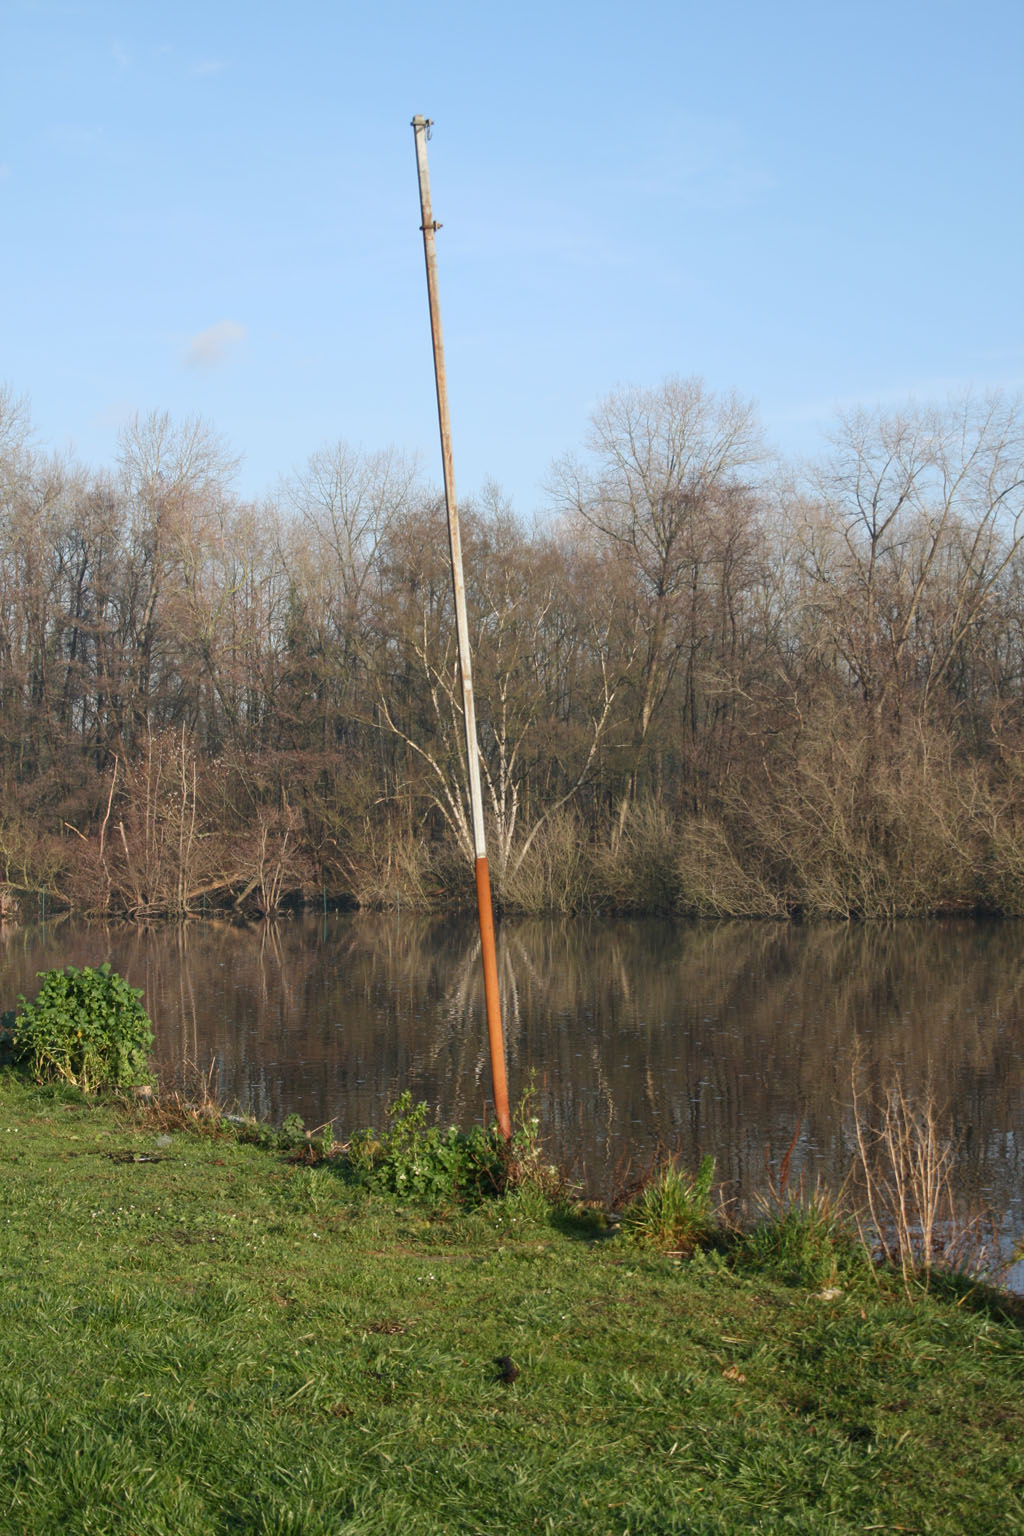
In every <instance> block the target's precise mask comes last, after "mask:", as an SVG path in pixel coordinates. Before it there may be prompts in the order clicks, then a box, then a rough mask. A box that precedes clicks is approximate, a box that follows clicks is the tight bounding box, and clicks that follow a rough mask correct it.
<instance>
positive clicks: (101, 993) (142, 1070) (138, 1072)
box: [10, 964, 153, 1093]
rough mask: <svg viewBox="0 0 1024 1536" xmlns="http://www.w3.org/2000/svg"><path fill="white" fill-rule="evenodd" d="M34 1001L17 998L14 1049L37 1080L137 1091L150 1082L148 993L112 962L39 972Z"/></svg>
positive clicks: (70, 966)
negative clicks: (144, 996)
mask: <svg viewBox="0 0 1024 1536" xmlns="http://www.w3.org/2000/svg"><path fill="white" fill-rule="evenodd" d="M39 979H40V982H41V986H40V988H39V991H38V993H37V995H36V997H35V998H34V999H33V1001H32V1002H30V1003H29V1002H26V1000H25V998H24V997H19V998H18V1010H17V1012H16V1014H15V1015H14V1018H13V1022H12V1024H11V1028H10V1044H11V1050H12V1053H13V1055H14V1058H15V1060H16V1061H19V1062H22V1063H24V1064H26V1065H27V1066H28V1067H29V1069H30V1070H31V1072H32V1075H33V1076H34V1077H35V1079H36V1081H37V1082H65V1083H74V1084H76V1085H77V1086H78V1087H79V1088H81V1089H83V1090H84V1091H85V1092H87V1093H88V1092H91V1091H92V1090H94V1089H96V1088H135V1087H140V1086H142V1085H143V1084H146V1083H149V1082H151V1080H152V1079H151V1076H150V1072H149V1053H150V1050H151V1049H152V1045H153V1025H152V1021H151V1020H150V1017H149V1015H148V1014H147V1013H146V1010H145V1009H144V1008H143V1006H142V992H141V991H139V990H138V989H137V988H135V987H132V986H130V985H129V983H128V982H127V981H126V980H125V979H124V977H123V976H119V975H118V973H117V972H116V971H114V970H111V968H110V966H109V965H108V964H103V965H100V966H97V967H95V968H93V967H92V966H83V967H82V968H81V969H80V970H79V969H78V968H77V967H76V966H73V965H69V966H66V967H65V968H64V970H53V971H40V972H39Z"/></svg>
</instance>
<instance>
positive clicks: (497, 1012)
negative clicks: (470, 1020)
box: [476, 858, 512, 1141]
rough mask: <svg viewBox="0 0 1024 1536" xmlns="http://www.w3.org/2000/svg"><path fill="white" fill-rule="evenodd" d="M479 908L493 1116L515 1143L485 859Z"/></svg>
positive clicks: (480, 867)
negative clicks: (509, 1102) (509, 1103)
mask: <svg viewBox="0 0 1024 1536" xmlns="http://www.w3.org/2000/svg"><path fill="white" fill-rule="evenodd" d="M476 904H477V908H478V910H479V913H480V944H481V948H482V950H483V961H484V999H485V1001H486V1004H487V1038H488V1040H489V1041H490V1046H491V1081H492V1083H493V1085H494V1113H495V1116H496V1117H497V1121H498V1130H499V1131H500V1132H501V1134H502V1136H504V1138H505V1140H506V1141H511V1140H512V1116H511V1115H510V1113H509V1107H508V1078H507V1076H506V1073H505V1036H504V1033H503V1032H502V1028H501V1002H500V1000H499V997H498V956H497V950H496V948H495V943H494V904H493V902H492V901H491V876H490V871H489V870H488V868H487V860H486V858H482V859H477V861H476Z"/></svg>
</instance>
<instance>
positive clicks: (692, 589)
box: [555, 378, 765, 826]
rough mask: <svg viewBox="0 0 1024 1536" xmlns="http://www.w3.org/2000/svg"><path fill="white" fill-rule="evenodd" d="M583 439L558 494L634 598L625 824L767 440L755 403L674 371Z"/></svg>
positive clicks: (594, 420) (610, 403)
mask: <svg viewBox="0 0 1024 1536" xmlns="http://www.w3.org/2000/svg"><path fill="white" fill-rule="evenodd" d="M587 447H588V449H589V458H588V459H587V461H585V462H584V463H580V462H579V461H577V460H575V459H572V458H568V459H565V460H563V461H562V462H561V463H560V464H559V465H558V466H556V471H555V492H556V496H557V499H558V502H559V504H560V505H561V506H562V507H563V508H564V509H565V510H567V511H568V512H570V513H572V514H574V515H575V516H576V517H578V518H579V519H580V520H581V522H582V523H583V524H584V525H585V526H587V527H589V528H590V529H591V530H592V531H593V533H594V535H595V536H596V538H597V540H598V542H599V544H600V545H603V546H604V547H606V548H609V549H611V550H613V551H614V552H615V553H616V555H617V557H618V558H619V559H620V560H621V561H623V562H624V564H625V566H626V567H627V568H628V570H629V571H630V573H631V575H632V578H633V580H634V582H635V590H636V594H637V599H638V607H637V612H636V621H635V625H636V635H637V640H638V646H637V660H636V663H635V679H634V699H635V704H634V710H633V722H632V753H631V764H630V771H629V776H628V781H627V784H626V787H625V791H624V793H623V795H622V798H621V801H620V808H619V824H620V826H621V824H622V822H623V821H624V819H625V815H626V812H627V810H628V806H629V802H630V800H631V798H632V796H633V795H634V794H635V791H636V783H637V771H638V769H639V766H640V762H641V760H642V757H643V755H644V749H645V746H646V743H647V740H648V735H649V732H650V729H651V724H652V721H653V719H654V716H655V713H656V711H657V710H658V708H659V705H660V704H661V702H662V700H663V699H664V698H665V695H666V692H667V690H668V687H669V684H670V683H671V681H672V678H673V675H674V673H675V671H676V668H677V666H678V665H679V663H680V661H681V660H683V659H684V658H685V657H686V655H687V653H688V652H689V654H690V657H691V659H693V658H694V657H695V655H696V652H697V650H698V649H699V647H700V644H701V642H702V640H703V638H704V636H705V635H706V633H707V632H708V629H709V627H710V626H712V625H713V623H714V621H713V619H712V618H711V616H710V613H709V607H710V605H711V603H712V592H713V590H714V589H716V588H718V587H719V586H720V583H721V573H722V569H723V564H722V562H723V555H724V556H725V559H726V562H728V560H730V559H731V558H732V554H725V551H726V550H731V551H732V552H735V543H734V539H735V534H736V533H737V532H738V527H739V524H738V521H737V516H736V514H737V512H738V510H739V509H740V507H741V504H742V503H743V496H744V493H745V491H746V489H747V487H748V486H749V483H750V480H751V477H752V475H753V473H754V470H755V467H756V466H757V465H758V464H759V463H760V462H761V461H762V460H763V458H764V457H765V451H764V446H763V439H762V433H761V428H760V426H759V424H758V421H757V417H756V413H755V411H754V408H753V406H752V405H751V404H750V403H748V402H745V401H741V400H739V399H738V398H737V397H736V396H734V395H728V396H718V395H716V394H714V393H713V392H712V391H710V390H708V389H706V388H705V386H704V384H703V382H702V381H701V380H700V379H677V378H674V379H668V380H667V381H666V382H665V383H664V384H662V385H661V386H660V387H659V388H657V389H624V390H619V391H617V392H616V393H614V394H611V395H609V396H608V397H607V399H605V400H604V401H603V402H602V403H601V405H599V406H598V408H597V409H596V410H595V412H594V414H593V416H592V417H591V425H590V432H589V435H588V439H587ZM730 523H731V524H732V527H731V528H730V529H729V531H728V532H727V533H726V526H727V524H730ZM723 533H725V534H726V537H725V539H724V542H723V539H722V535H723ZM716 567H717V568H716ZM693 683H694V680H693V677H692V675H691V679H690V685H691V687H692V686H693Z"/></svg>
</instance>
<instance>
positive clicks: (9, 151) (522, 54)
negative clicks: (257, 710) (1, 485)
mask: <svg viewBox="0 0 1024 1536" xmlns="http://www.w3.org/2000/svg"><path fill="white" fill-rule="evenodd" d="M0 60H2V62H0V103H2V104H0V217H2V229H3V240H2V245H0V380H6V382H7V383H8V384H9V385H10V386H11V387H12V388H13V389H14V390H15V392H16V393H18V394H25V395H27V396H28V398H29V401H30V404H31V408H32V414H33V419H34V421H35V424H36V428H37V433H38V438H39V440H40V441H41V442H42V443H44V444H45V445H47V446H50V447H53V448H58V449H69V450H71V451H73V452H74V453H75V454H76V455H77V456H78V457H79V458H80V459H82V460H84V461H85V462H87V463H89V464H91V465H93V466H97V467H99V466H102V465H108V466H109V465H111V464H112V463H113V461H114V458H115V454H116V440H117V432H118V428H119V426H120V425H121V424H122V423H123V422H124V421H125V419H126V418H128V417H130V416H131V415H132V414H133V413H134V412H135V411H142V412H146V411H149V410H152V409H158V410H169V411H170V412H171V413H172V414H173V415H175V416H179V417H180V416H185V415H191V414H200V415H202V416H203V417H205V418H206V419H207V420H208V421H210V422H211V423H212V424H213V426H214V427H216V428H217V430H218V431H220V432H222V433H223V434H224V435H225V437H226V438H227V439H228V441H229V443H230V444H231V446H232V448H233V449H234V450H235V451H236V452H237V453H240V454H241V455H242V456H243V465H242V469H241V471H240V474H239V479H238V482H237V483H238V489H239V490H240V491H241V492H242V494H244V495H247V496H249V495H251V496H258V495H261V494H263V493H264V492H267V491H271V490H272V489H273V488H274V486H275V484H276V483H277V481H278V479H279V478H280V477H281V476H282V475H284V474H287V473H288V472H289V470H291V469H292V468H293V467H295V466H296V465H298V464H301V463H302V461H303V460H304V459H305V458H306V457H307V456H308V455H309V454H310V453H311V452H313V451H314V450H315V449H317V448H319V447H321V446H322V445H324V444H325V443H328V442H331V441H333V440H334V439H336V438H338V437H343V438H345V439H346V440H347V441H348V442H349V443H351V444H352V445H354V446H356V447H362V448H366V449H376V448H379V447H383V446H385V445H387V444H392V443H393V444H395V445H397V446H398V447H400V448H402V449H405V450H407V451H408V452H410V453H414V454H418V455H419V457H420V459H421V461H422V464H423V468H424V471H425V473H426V474H427V476H428V477H429V478H430V479H431V480H433V481H434V482H435V483H439V482H440V458H439V450H438V446H437V428H436V415H435V411H434V403H433V393H432V390H433V379H432V372H431V359H430V347H429V332H428V324H427V310H426V287H425V280H424V275H423V257H422V244H421V238H420V234H419V228H418V226H419V205H418V199H417V189H416V164H415V154H414V145H413V134H412V129H411V127H410V126H409V124H410V119H411V118H412V116H413V115H414V114H415V113H424V114H426V115H427V116H429V117H431V118H432V119H434V121H435V124H436V126H435V129H434V134H433V138H432V140H431V144H430V172H431V183H432V191H433V199H434V213H435V217H436V218H438V219H439V220H440V221H441V222H442V224H443V226H444V228H443V230H442V231H441V233H440V235H439V237H438V260H439V272H440V283H441V297H442V308H443V314H444V326H445V347H446V354H447V362H448V370H449V384H450V392H451V410H452V422H453V432H454V447H455V467H456V478H457V482H458V488H459V492H460V497H461V498H463V499H465V498H466V497H467V496H469V495H472V494H473V492H474V491H477V490H479V489H480V487H481V486H482V484H483V482H484V480H485V479H486V478H488V477H490V478H493V479H494V480H496V481H497V482H498V483H499V484H500V485H501V486H502V487H503V489H504V490H505V491H506V492H507V493H508V494H509V495H510V496H511V497H512V500H513V502H514V504H515V506H516V508H517V509H518V510H519V511H520V512H522V513H524V514H529V513H531V512H532V511H533V510H534V509H535V508H538V507H541V506H542V505H543V504H544V500H545V496H544V490H543V483H544V480H545V477H546V475H547V472H548V469H549V466H550V463H551V461H552V459H554V458H555V457H557V456H558V455H560V454H561V453H563V452H564V451H566V450H567V449H573V448H576V447H579V446H580V445H581V444H582V441H583V438H584V434H585V429H586V421H587V416H588V413H589V411H590V409H591V408H592V406H593V404H594V403H595V401H596V400H598V399H599V398H600V397H602V396H603V395H605V394H606V393H607V392H608V391H609V390H611V389H613V388H614V387H615V386H616V385H617V384H637V385H655V384H657V383H658V382H659V381H660V380H661V379H662V378H664V377H665V376H666V375H669V374H673V373H677V374H682V375H689V374H699V375H701V376H702V377H703V378H704V379H705V380H706V381H707V383H708V384H709V385H710V386H712V387H713V388H715V389H721V390H731V389H735V390H736V391H738V392H739V393H740V394H741V395H742V396H744V397H751V398H753V399H755V400H756V401H757V402H758V403H759V405H760V408H761V411H762V415H763V418H764V421H765V424H766V427H767V430H768V435H769V437H770V439H771V440H772V441H773V442H774V443H775V444H776V445H777V446H778V447H779V448H780V449H781V450H782V451H783V452H784V453H787V454H793V455H803V454H812V453H814V452H816V451H818V450H819V449H820V447H821V446H822V444H823V439H824V433H825V432H826V431H827V429H828V426H829V423H830V421H831V420H832V419H833V417H834V413H835V411H836V409H837V408H843V407H849V406H852V405H854V404H856V403H863V404H866V405H873V404H875V403H878V402H881V403H883V404H897V403H899V402H902V401H903V400H905V399H906V398H908V397H910V396H914V397H916V398H917V399H933V398H943V397H944V396H945V395H946V394H948V393H950V392H951V391H957V390H960V389H962V388H964V387H965V386H968V385H969V386H973V387H976V388H979V389H984V388H988V387H993V386H998V387H1004V388H1008V389H1010V390H1014V391H1016V390H1019V389H1021V388H1022V387H1024V303H1022V286H1024V285H1022V280H1021V279H1022V260H1021V251H1022V223H1024V219H1022V206H1024V200H1022V190H1024V187H1022V180H1024V178H1022V169H1021V168H1022V156H1024V106H1022V102H1024V92H1022V90H1021V80H1022V78H1024V0H973V3H967V0H930V3H919V0H889V3H887V4H879V3H875V0H858V3H856V4H852V3H847V0H832V3H829V0H818V3H816V4H803V3H789V0H774V3H768V0H761V3H753V0H719V3H708V0H703V3H701V4H700V5H698V4H694V3H689V0H682V3H679V0H677V3H676V4H668V3H662V0H634V3H633V4H632V5H630V6H626V5H624V4H622V3H621V0H620V3H616V4H608V3H605V0H589V3H586V4H582V3H575V0H572V3H562V4H559V3H557V0H549V3H547V4H539V3H535V0H519V3H517V4H515V5H513V6H508V7H501V6H497V5H494V4H489V5H488V4H476V5H469V4H454V3H445V0H438V3H431V4H416V5H412V4H388V3H380V4H377V5H376V6H371V5H369V4H366V3H362V4H359V5H355V4H348V3H334V4H328V3H314V0H292V3H291V4H290V5H288V6H287V7H285V6H283V5H280V4H275V5H270V4H264V3H261V0H245V3H236V0H207V3H205V4H199V3H193V0H176V3H174V4H169V3H163V0H161V3H146V0H132V3H126V0H82V3H78V4H76V3H73V0H70V3H63V4H58V3H52V0H36V3H33V0H0Z"/></svg>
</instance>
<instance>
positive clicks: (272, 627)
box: [0, 380, 1024, 917]
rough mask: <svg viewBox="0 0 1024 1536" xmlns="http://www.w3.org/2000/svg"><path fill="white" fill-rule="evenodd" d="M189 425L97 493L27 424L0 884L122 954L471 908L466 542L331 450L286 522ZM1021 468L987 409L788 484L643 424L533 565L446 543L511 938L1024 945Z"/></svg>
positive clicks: (22, 421) (908, 423) (700, 397)
mask: <svg viewBox="0 0 1024 1536" xmlns="http://www.w3.org/2000/svg"><path fill="white" fill-rule="evenodd" d="M233 469H234V464H233V462H232V460H231V457H230V454H229V453H228V452H227V450H226V448H225V446H224V444H223V443H222V442H221V440H220V439H219V438H218V437H217V436H216V435H215V434H214V433H213V432H212V431H211V430H210V429H209V428H207V427H206V426H204V425H203V424H202V423H201V422H197V421H187V422H184V423H174V422H172V421H171V420H170V419H169V418H168V417H166V416H162V415H153V416H150V417H148V418H145V419H141V418H140V419H136V420H135V421H134V422H133V423H132V424H131V425H130V426H129V427H128V428H127V429H126V430H125V432H124V433H123V435H122V438H121V444H120V452H119V456H118V461H117V463H116V465H115V466H114V467H113V468H112V469H110V470H109V471H101V472H96V471H89V470H85V469H82V468H80V467H78V466H75V465H73V464H70V463H66V462H64V461H62V460H60V459H57V458H54V457H52V456H48V455H47V454H45V453H43V452H40V451H39V450H38V449H37V448H36V447H34V445H33V442H32V437H31V432H30V426H29V422H28V418H27V412H26V411H25V409H24V407H23V406H22V405H21V404H20V403H19V402H18V401H17V400H16V399H15V397H14V396H13V395H12V394H11V393H10V392H6V393H3V394H2V395H0V792H2V800H0V861H2V862H0V877H2V880H3V897H4V899H5V900H6V902H7V903H8V905H9V906H13V905H14V904H15V903H18V902H20V903H21V904H22V905H23V906H24V905H26V904H27V905H28V906H31V904H32V901H33V899H34V897H36V896H42V895H43V894H44V893H45V895H46V897H47V899H48V900H49V901H51V902H62V903H67V904H70V905H71V906H74V907H76V908H81V909H87V910H93V911H96V910H102V911H106V912H114V913H124V914H128V915H133V916H136V917H141V916H146V915H150V914H164V913H186V912H199V911H202V910H212V909H214V908H217V907H233V908H238V909H243V910H249V911H261V912H265V913H269V912H273V911H275V910H278V909H280V908H281V907H282V906H286V905H288V904H289V903H294V902H298V901H307V902H308V901H311V900H315V901H317V902H319V901H322V900H327V901H334V902H338V901H348V902H357V903H359V904H362V905H379V904H383V905H392V904H394V903H397V902H401V903H402V904H406V905H416V906H421V907H432V906H438V905H441V904H444V903H448V902H454V901H461V900H463V899H465V897H466V895H467V894H468V893H469V891H470V888H471V884H472V882H471V881H470V880H469V879H468V875H467V861H468V859H469V857H470V856H471V847H472V840H471V833H470V822H469V815H468V808H467V801H466V790H465V762H464V753H463V747H462V733H461V716H460V694H459V686H458V673H457V662H456V654H455V640H454V624H453V619H452V600H451V581H450V574H449V566H448V550H447V533H446V524H445V516H444V506H443V502H442V501H441V500H440V499H439V498H438V497H437V496H436V494H434V493H432V492H431V491H430V490H429V489H428V488H426V487H425V486H424V484H423V482H422V480H421V479H420V477H419V476H418V474H417V473H416V471H415V469H414V467H413V466H412V465H411V464H410V463H409V462H407V461H406V460H405V459H404V458H403V457H402V456H401V454H399V453H397V452H395V451H387V452H383V453H377V454H369V453H358V452H355V451H352V450H350V449H348V448H347V447H346V446H345V445H344V444H342V443H338V444H337V445H335V446H333V447H330V448H327V449H324V450H322V451H320V452H318V453H316V454H314V455H313V457H312V458H311V459H310V460H309V462H308V464H307V465H306V466H305V467H304V468H303V469H302V470H301V471H300V472H298V473H296V474H295V475H293V476H292V478H291V479H290V480H289V481H287V482H284V483H283V484H282V486H281V487H280V488H279V490H278V492H277V493H276V494H275V495H274V496H273V497H272V498H268V499H266V500H265V501H262V502H259V503H255V504H254V503H247V502H243V501H241V500H239V499H238V498H237V497H236V496H234V495H233V494H232V492H231V482H232V473H233ZM1022 486H1024V432H1022V421H1021V415H1020V405H1019V402H1016V401H1013V400H1009V399H1006V398H1005V397H1001V396H1000V397H986V398H984V399H980V398H972V397H968V398H964V399H961V400H959V401H957V402H954V403H951V404H948V405H946V406H943V407H914V408H911V409H908V410H906V411H903V412H899V413H896V412H894V413H884V412H880V411H876V412H858V413H855V414H853V415H851V416H850V417H848V418H845V419H843V420H841V421H839V422H838V423H837V425H836V430H835V434H834V437H833V439H832V445H831V449H830V451H829V453H828V454H827V455H826V456H825V457H824V458H823V459H822V460H821V461H820V462H819V463H817V464H815V465H813V466H810V467H807V468H801V469H799V470H797V469H793V468H791V467H790V468H787V467H786V466H784V465H781V464H780V463H779V462H778V461H777V460H775V459H774V458H773V457H772V456H771V455H770V454H769V452H768V450H767V448H766V446H765V443H764V440H763V436H762V433H761V430H760V427H759V425H758V421H757V418H756V415H755V412H754V410H753V408H752V407H751V406H749V405H748V404H746V403H745V402H743V401H740V400H738V399H736V398H734V397H724V396H719V395H715V394H713V393H711V392H710V391H708V390H707V389H706V388H705V387H704V386H703V385H702V384H701V383H700V381H698V380H669V381H667V382H666V383H665V384H663V385H661V386H660V387H658V388H656V389H652V390H628V391H626V390H624V391H619V392H617V393H616V394H614V395H612V396H610V397H609V398H608V399H607V400H606V401H604V402H603V404H602V405H601V406H600V407H599V408H598V409H597V411H596V412H595V414H594V416H593V418H592V423H591V430H590V433H589V436H588V439H587V441H586V443H585V445H584V448H583V451H582V452H581V453H580V454H579V455H578V456H570V457H567V458H566V459H565V460H564V461H562V462H561V463H560V464H558V465H557V466H556V467H555V469H554V470H553V472H552V480H551V492H550V495H551V506H550V513H549V515H548V516H547V517H546V518H545V519H544V520H542V521H539V522H538V523H537V524H536V525H535V526H527V525H526V524H525V523H524V522H523V521H522V520H520V519H519V518H517V517H516V516H515V515H514V513H513V511H512V510H511V508H510V507H508V506H507V504H506V503H505V502H504V501H503V499H502V497H501V494H500V492H499V491H497V490H495V489H490V490H488V491H487V492H486V493H485V495H484V496H483V498H482V499H481V500H480V501H478V502H477V503H476V504H474V505H468V504H467V505H464V506H463V507H462V508H461V509H460V510H461V514H462V519H463V545H464V555H465V564H466V578H467V597H468V603H469V609H470V623H471V629H472V639H473V645H474V662H473V666H474V684H475V694H476V701H477V713H478V724H479V730H480V737H481V749H482V762H483V776H484V788H485V795H486V798H487V809H488V819H489V825H488V834H489V840H490V841H489V848H490V853H491V862H492V878H493V881H494V885H495V891H496V896H497V899H498V901H499V903H500V904H501V905H502V906H503V907H504V908H505V909H506V910H524V911H542V910H562V911H565V910H581V909H586V908H596V909H604V910H610V909H614V910H621V911H669V912H676V913H693V914H705V915H741V914H745V915H772V916H780V915H786V914H794V913H801V914H807V915H812V914H821V915H829V916H844V917H845V916H850V915H855V914H859V915H864V916H874V915H895V914H916V913H926V912H952V911H960V912H962V911H996V912H1006V913H1009V912H1021V911H1024V805H1022V803H1021V793H1020V791H1021V785H1022V782H1024V733H1022V725H1024V697H1022V681H1024V548H1022V537H1024V523H1022V521H1021V518H1022Z"/></svg>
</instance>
